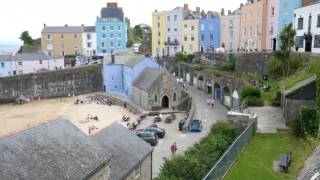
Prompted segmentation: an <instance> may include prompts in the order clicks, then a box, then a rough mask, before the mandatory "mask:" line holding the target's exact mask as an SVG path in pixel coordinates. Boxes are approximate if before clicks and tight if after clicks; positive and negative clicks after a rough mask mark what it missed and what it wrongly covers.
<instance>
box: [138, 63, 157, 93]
mask: <svg viewBox="0 0 320 180" xmlns="http://www.w3.org/2000/svg"><path fill="white" fill-rule="evenodd" d="M161 75H162V71H161V70H158V69H153V68H145V69H144V70H143V71H142V73H141V74H140V75H139V76H138V77H137V78H136V79H135V80H134V81H133V86H135V87H137V88H140V89H142V90H145V91H147V90H148V89H149V88H150V87H151V86H152V84H153V83H154V82H155V81H156V80H157V79H158V78H159V77H160V76H161Z"/></svg>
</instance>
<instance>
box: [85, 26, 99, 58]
mask: <svg viewBox="0 0 320 180" xmlns="http://www.w3.org/2000/svg"><path fill="white" fill-rule="evenodd" d="M82 46H83V55H84V56H87V57H92V56H96V55H97V34H96V27H95V26H86V27H84V30H83V33H82Z"/></svg>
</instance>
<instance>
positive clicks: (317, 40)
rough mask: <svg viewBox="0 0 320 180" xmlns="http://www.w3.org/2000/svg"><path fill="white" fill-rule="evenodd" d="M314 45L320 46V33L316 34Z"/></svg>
mask: <svg viewBox="0 0 320 180" xmlns="http://www.w3.org/2000/svg"><path fill="white" fill-rule="evenodd" d="M314 47H315V48H320V35H315V36H314Z"/></svg>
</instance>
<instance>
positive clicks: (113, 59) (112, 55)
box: [111, 50, 116, 64]
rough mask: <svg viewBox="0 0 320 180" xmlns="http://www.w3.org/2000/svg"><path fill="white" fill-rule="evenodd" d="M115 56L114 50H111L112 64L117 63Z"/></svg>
mask: <svg viewBox="0 0 320 180" xmlns="http://www.w3.org/2000/svg"><path fill="white" fill-rule="evenodd" d="M115 61H116V60H115V57H114V54H113V50H111V64H114V63H115Z"/></svg>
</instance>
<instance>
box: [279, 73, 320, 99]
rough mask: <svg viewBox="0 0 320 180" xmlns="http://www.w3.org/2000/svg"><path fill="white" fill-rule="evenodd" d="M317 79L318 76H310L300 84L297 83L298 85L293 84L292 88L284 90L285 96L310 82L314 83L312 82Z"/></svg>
mask: <svg viewBox="0 0 320 180" xmlns="http://www.w3.org/2000/svg"><path fill="white" fill-rule="evenodd" d="M316 80H317V76H312V77H310V78H308V79H306V80H304V81H301V82H299V83H298V84H296V85H295V86H293V87H292V88H290V89H287V90H285V91H283V94H284V95H285V96H288V95H289V94H291V93H294V92H295V91H297V90H298V89H300V88H302V87H305V86H307V85H308V84H310V83H312V82H314V81H316Z"/></svg>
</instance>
